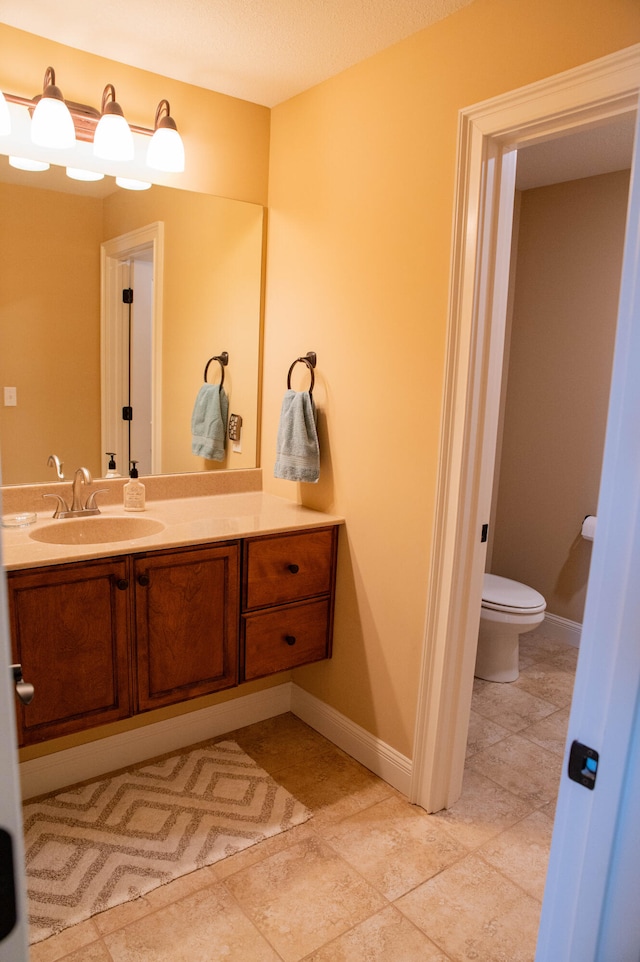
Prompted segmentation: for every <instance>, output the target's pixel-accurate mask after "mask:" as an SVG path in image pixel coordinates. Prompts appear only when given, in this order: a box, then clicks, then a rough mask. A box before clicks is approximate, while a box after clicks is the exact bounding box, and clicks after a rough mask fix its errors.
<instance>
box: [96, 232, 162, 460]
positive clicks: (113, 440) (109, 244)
mask: <svg viewBox="0 0 640 962" xmlns="http://www.w3.org/2000/svg"><path fill="white" fill-rule="evenodd" d="M149 250H150V251H151V259H152V262H153V303H152V308H151V314H152V318H151V323H152V349H151V354H152V357H151V420H152V427H151V431H152V437H151V471H152V473H153V474H160V472H161V470H162V467H161V466H162V313H163V277H164V224H163V222H162V221H156V222H154V223H153V224H148V225H147V226H146V227H140V228H138V229H137V230H133V231H130V232H129V233H127V234H121V235H120V236H119V237H114V238H113V239H112V240H108V241H105V242H104V243H103V244H101V245H100V364H101V377H102V389H101V405H102V416H101V424H102V429H101V430H102V451H103V453H104V452H105V451H118V450H120V449H121V445H119V444H118V442H117V439H119V438H120V432H121V429H122V423H123V422H122V420H121V418H120V417H119V415H118V411H119V410H120V408H121V407H122V404H121V398H122V397H123V384H124V380H123V372H124V368H125V363H124V358H125V356H127V357H128V344H126V343H125V339H124V334H123V330H124V326H123V324H122V323H121V320H122V311H123V304H122V289H123V281H122V262H123V261H125V260H127V259H128V258H135V256H136V254H140V253H141V252H142V251H149ZM118 466H119V468H120V471H121V473H122V474H123V475H125V476H126V475H127V474H128V471H129V465H128V464H126V465H125V464H119V465H118Z"/></svg>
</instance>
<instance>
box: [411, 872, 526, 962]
mask: <svg viewBox="0 0 640 962" xmlns="http://www.w3.org/2000/svg"><path fill="white" fill-rule="evenodd" d="M395 905H396V907H397V908H398V909H399V910H400V911H401V912H403V913H404V914H405V915H406V916H407V917H408V918H409V919H411V920H412V921H413V922H415V924H416V925H418V926H419V927H420V928H421V929H422V930H423V932H425V933H426V934H427V935H428V936H429V938H430V939H432V940H433V941H434V942H435V943H436V945H438V946H439V948H441V949H442V950H443V951H444V952H445V953H446V954H447V955H449V956H450V958H451V959H452V960H453V962H468V960H470V959H474V960H477V962H533V957H534V954H535V944H536V937H537V930H538V923H539V917H540V905H539V903H538V902H537V901H536V900H535V899H533V898H531V896H530V895H527V894H526V893H525V892H523V891H522V889H520V888H519V887H518V886H517V885H515V884H514V883H513V882H511V881H509V879H507V878H505V877H504V875H502V874H501V873H500V872H498V871H497V870H496V869H494V868H492V866H490V865H488V864H487V863H486V862H485V861H483V859H481V858H479V857H478V856H477V855H475V854H472V855H468V856H467V857H466V858H465V859H463V860H462V861H461V862H457V863H456V864H455V865H454V866H452V867H451V868H448V869H445V871H444V872H441V873H440V875H437V876H436V877H435V878H433V879H430V880H429V881H428V882H425V883H424V884H423V885H421V886H419V888H417V889H415V890H414V891H413V892H410V893H409V894H408V895H405V896H403V897H402V898H401V899H399V900H398V901H397V902H396V903H395Z"/></svg>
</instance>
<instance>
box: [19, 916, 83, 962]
mask: <svg viewBox="0 0 640 962" xmlns="http://www.w3.org/2000/svg"><path fill="white" fill-rule="evenodd" d="M94 921H95V920H94V919H87V921H86V922H81V923H80V924H79V925H74V926H72V927H71V928H69V929H65V930H64V932H61V933H60V934H59V935H52V936H51V938H49V939H45V940H44V942H38V943H36V945H32V946H31V949H30V954H29V959H30V962H58V959H63V958H64V957H65V956H67V955H70V954H71V953H72V952H75V951H76V950H78V949H83V950H84V949H85V948H86V947H87V946H88V945H90V944H91V943H92V942H96V941H97V940H98V938H99V933H98V930H97V928H96V926H95V924H94Z"/></svg>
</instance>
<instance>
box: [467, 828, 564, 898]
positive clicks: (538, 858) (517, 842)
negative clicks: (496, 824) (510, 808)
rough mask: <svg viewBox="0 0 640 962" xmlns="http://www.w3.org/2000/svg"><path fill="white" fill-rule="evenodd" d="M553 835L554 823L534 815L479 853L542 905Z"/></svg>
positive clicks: (491, 842)
mask: <svg viewBox="0 0 640 962" xmlns="http://www.w3.org/2000/svg"><path fill="white" fill-rule="evenodd" d="M552 833H553V820H552V819H550V818H549V817H548V815H545V814H543V813H542V812H539V811H538V812H532V813H531V815H527V817H526V818H523V819H522V820H521V821H519V822H517V823H516V824H515V825H513V826H512V827H511V828H509V829H507V830H506V831H504V832H501V833H500V835H497V836H496V837H495V838H493V839H491V841H490V842H487V843H486V845H483V846H482V848H481V849H479V850H478V854H479V855H481V856H482V857H483V858H484V859H486V861H487V862H489V863H490V864H491V865H493V867H494V868H497V869H499V870H500V871H501V872H502V874H503V875H506V876H507V878H510V879H511V881H512V882H515V883H516V884H517V885H519V886H520V888H523V889H524V890H525V892H527V893H528V894H529V895H531V896H533V898H535V899H538V900H539V901H540V902H541V901H542V896H543V895H544V883H545V879H546V877H547V865H548V862H549V849H550V848H551V835H552Z"/></svg>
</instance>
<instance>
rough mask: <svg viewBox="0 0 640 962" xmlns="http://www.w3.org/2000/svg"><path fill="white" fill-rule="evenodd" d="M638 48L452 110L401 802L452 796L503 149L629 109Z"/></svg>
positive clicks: (484, 505)
mask: <svg viewBox="0 0 640 962" xmlns="http://www.w3.org/2000/svg"><path fill="white" fill-rule="evenodd" d="M639 91H640V44H636V45H634V46H632V47H628V48H626V49H624V50H621V51H619V52H617V53H614V54H611V55H610V56H607V57H603V58H601V59H599V60H596V61H593V62H591V63H588V64H585V65H583V66H580V67H577V68H575V69H572V70H569V71H565V72H564V73H561V74H557V75H555V76H553V77H550V78H546V79H545V80H542V81H540V82H538V83H535V84H531V85H529V86H527V87H522V88H520V89H518V90H515V91H511V92H509V93H507V94H504V95H502V96H499V97H496V98H493V99H492V100H488V101H484V102H483V103H480V104H476V105H474V106H472V107H470V108H468V109H465V110H463V111H461V113H460V117H459V130H458V158H457V183H456V197H455V214H454V230H453V248H452V268H451V284H450V296H449V319H448V332H447V355H446V371H445V389H444V402H443V416H442V427H441V444H440V456H439V473H438V482H437V496H436V514H435V524H434V548H433V555H432V563H431V570H430V578H429V589H428V596H427V621H426V629H425V641H424V645H423V652H422V663H421V668H420V683H419V692H418V709H417V717H416V727H415V738H414V756H413V758H414V760H413V766H412V779H411V790H410V798H411V801H413V802H415V803H416V804H418V805H420V806H422V807H423V808H425V809H426V810H427V811H428V812H435V811H439V810H440V809H442V808H448V807H450V806H451V805H452V804H453V803H454V802H455V801H456V800H457V799H458V798H459V796H460V792H461V789H462V777H463V771H464V759H465V751H466V742H467V735H468V726H469V715H470V710H471V695H472V688H473V672H474V664H475V651H476V643H477V634H478V624H479V619H480V605H481V600H482V575H483V572H484V561H485V554H486V544H483V543H481V540H480V532H481V528H482V525H483V524H484V523H485V522H488V520H489V516H490V510H491V491H492V485H493V471H494V463H495V453H496V438H497V425H498V413H499V404H500V377H499V376H498V375H497V374H496V372H497V371H499V370H500V369H501V364H502V355H503V350H504V320H505V313H506V299H507V291H508V283H509V262H510V253H511V252H510V246H511V234H510V229H509V228H508V222H509V218H510V217H511V214H512V211H513V200H514V188H513V173H514V169H515V151H516V150H517V149H518V148H519V147H524V146H529V145H531V144H534V143H540V142H542V141H545V140H551V139H553V138H555V137H558V136H561V135H562V134H563V133H567V132H571V131H574V130H578V129H580V128H586V127H588V126H597V125H599V124H602V123H604V122H606V121H607V120H609V119H611V118H614V117H616V116H619V115H620V114H623V113H627V112H629V111H631V110H635V109H636V108H637V106H638V93H639Z"/></svg>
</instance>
